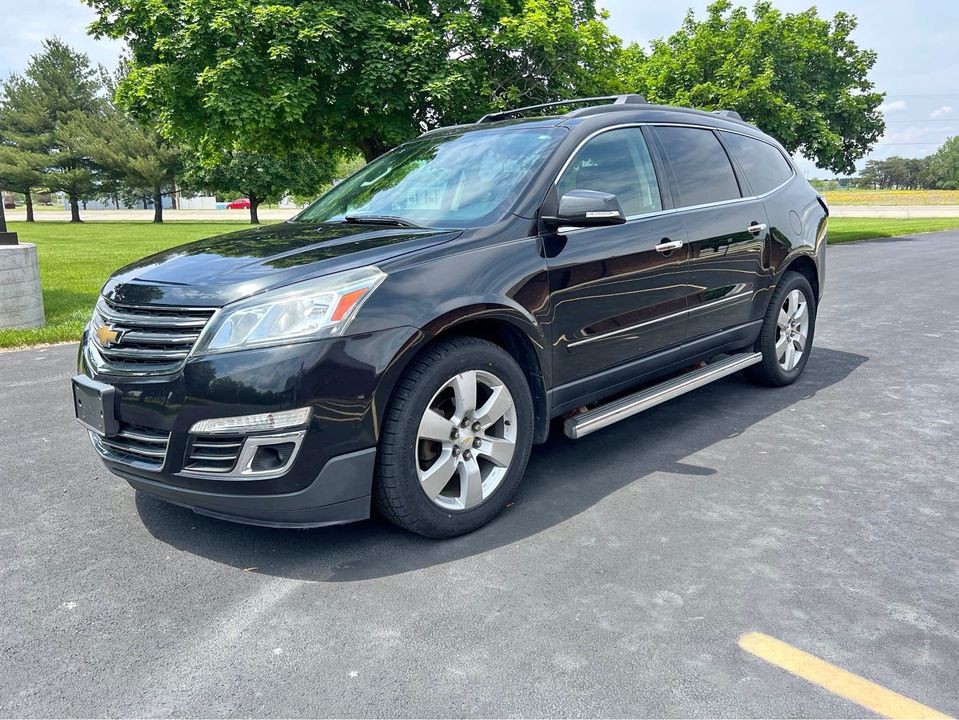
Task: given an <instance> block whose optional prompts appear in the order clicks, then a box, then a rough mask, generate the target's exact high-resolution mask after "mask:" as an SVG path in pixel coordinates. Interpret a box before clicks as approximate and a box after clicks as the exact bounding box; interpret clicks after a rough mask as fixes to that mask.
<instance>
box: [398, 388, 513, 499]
mask: <svg viewBox="0 0 959 720" xmlns="http://www.w3.org/2000/svg"><path fill="white" fill-rule="evenodd" d="M516 428H517V423H516V406H515V403H514V402H513V396H512V395H511V394H510V392H509V389H508V388H507V387H506V384H505V383H504V382H503V381H502V380H500V379H499V378H498V377H496V376H495V375H493V374H492V373H490V372H487V371H485V370H467V371H465V372H462V373H459V374H458V375H454V376H453V377H452V378H450V379H449V380H447V381H446V382H445V383H444V384H443V386H442V387H441V388H440V389H439V390H438V391H437V392H436V393H435V394H434V395H433V398H432V399H431V400H430V402H429V404H428V405H427V408H426V411H425V412H424V413H423V417H422V419H421V420H420V424H419V428H418V430H417V433H416V471H417V476H418V478H419V481H420V487H421V488H422V489H423V492H424V493H426V496H427V497H428V498H430V500H432V501H433V502H434V503H435V504H437V505H439V506H440V507H442V508H444V509H446V510H469V509H471V508H474V507H476V506H477V505H479V504H480V503H482V502H483V501H484V500H486V499H487V498H489V497H490V495H492V494H493V493H494V492H495V491H496V489H497V488H498V487H499V486H500V484H501V483H502V482H503V478H504V477H505V476H506V473H507V471H508V470H509V466H510V462H512V459H513V454H514V451H515V449H516Z"/></svg>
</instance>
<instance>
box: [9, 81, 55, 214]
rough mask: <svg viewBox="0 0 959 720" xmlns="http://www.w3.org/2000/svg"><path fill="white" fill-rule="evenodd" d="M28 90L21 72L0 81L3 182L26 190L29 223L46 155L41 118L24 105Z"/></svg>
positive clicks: (41, 182) (40, 182) (24, 193)
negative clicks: (40, 131)
mask: <svg viewBox="0 0 959 720" xmlns="http://www.w3.org/2000/svg"><path fill="white" fill-rule="evenodd" d="M28 91H29V89H28V86H27V85H26V83H25V82H24V79H23V78H22V77H19V76H17V75H11V76H10V77H9V78H8V79H7V80H5V81H4V82H3V83H2V84H0V185H3V186H4V187H7V188H8V189H10V190H15V191H16V192H19V193H23V196H24V200H25V205H26V210H27V222H33V221H34V216H33V191H34V190H35V189H37V188H39V187H41V186H42V184H43V170H44V167H45V166H46V155H45V154H44V152H43V150H44V148H43V141H44V136H43V135H42V134H37V133H36V132H35V126H36V120H37V118H36V117H26V116H25V115H24V109H23V108H21V107H20V106H21V105H22V99H23V97H24V95H25V94H26V93H27V92H28Z"/></svg>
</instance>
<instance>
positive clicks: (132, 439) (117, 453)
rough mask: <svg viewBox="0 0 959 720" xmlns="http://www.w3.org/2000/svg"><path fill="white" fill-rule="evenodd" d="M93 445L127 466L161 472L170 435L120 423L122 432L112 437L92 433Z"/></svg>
mask: <svg viewBox="0 0 959 720" xmlns="http://www.w3.org/2000/svg"><path fill="white" fill-rule="evenodd" d="M90 437H91V438H92V439H93V444H94V446H95V447H96V449H97V451H99V453H100V454H101V455H103V456H104V457H105V458H107V459H109V460H113V461H115V462H121V463H124V464H126V465H136V466H139V467H146V468H149V469H152V470H159V469H160V468H162V467H163V463H164V461H165V460H166V451H167V446H168V445H169V444H170V433H168V432H164V431H162V430H152V429H150V428H144V427H139V426H137V425H128V424H126V423H120V432H119V433H118V434H117V435H113V436H112V437H100V436H99V435H97V434H95V433H91V434H90Z"/></svg>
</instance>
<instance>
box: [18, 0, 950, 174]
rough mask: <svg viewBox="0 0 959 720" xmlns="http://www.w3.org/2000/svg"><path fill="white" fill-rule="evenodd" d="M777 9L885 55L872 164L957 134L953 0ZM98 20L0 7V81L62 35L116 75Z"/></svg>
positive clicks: (641, 17) (70, 6)
mask: <svg viewBox="0 0 959 720" xmlns="http://www.w3.org/2000/svg"><path fill="white" fill-rule="evenodd" d="M744 1H745V3H746V4H750V5H751V4H752V3H751V0H744ZM599 4H600V5H601V6H602V7H605V8H606V9H607V10H609V12H610V18H609V26H610V28H611V30H612V31H613V32H614V33H615V34H616V35H618V36H619V37H621V38H622V39H623V40H624V41H626V42H638V43H640V44H641V45H643V46H648V43H649V41H650V40H651V39H653V38H657V37H662V36H665V35H669V34H670V33H672V32H674V31H675V30H676V29H677V28H678V27H679V25H680V23H681V22H682V19H683V16H684V15H685V13H686V9H687V8H692V9H693V10H695V11H696V13H697V14H699V15H700V16H702V15H703V13H704V12H705V8H706V5H707V4H708V3H707V1H706V0H685V1H680V2H675V1H674V0H653V1H648V0H599ZM774 4H775V5H776V7H778V8H780V9H781V10H783V11H786V12H790V11H799V10H805V9H806V8H808V7H809V6H810V5H813V4H815V5H816V7H818V8H819V13H820V15H823V16H832V15H833V14H834V13H835V12H838V11H840V10H843V11H846V12H849V13H852V14H853V15H856V16H857V17H858V18H859V28H858V29H857V31H856V33H855V35H854V39H855V41H856V42H857V43H858V44H859V46H860V47H867V48H872V49H873V50H875V51H876V52H877V53H878V54H879V59H878V61H877V62H876V65H875V67H874V68H873V71H872V74H871V77H872V80H873V82H874V83H875V84H876V87H877V88H878V89H879V90H881V91H883V92H885V93H886V94H887V97H886V101H885V103H884V105H883V108H882V109H883V111H884V112H885V116H886V125H887V127H886V134H885V135H884V136H883V137H882V138H881V139H880V141H879V144H877V145H876V147H875V148H874V150H873V152H872V153H871V154H870V155H869V156H868V157H869V158H884V157H888V156H890V155H904V156H906V157H920V156H923V155H928V154H929V153H931V152H934V151H935V149H936V148H937V147H938V146H939V145H940V144H942V142H943V141H945V140H946V138H948V137H951V136H953V135H959V2H957V0H912V1H911V2H910V0H841V1H837V0H819V1H818V2H815V3H813V2H811V0H806V1H805V2H802V1H800V0H774ZM92 19H93V12H92V10H90V8H88V7H87V6H86V5H84V4H82V3H81V2H80V0H31V2H25V1H24V0H0V75H3V76H6V75H7V74H9V73H11V72H22V71H23V69H24V68H25V67H26V65H27V63H28V62H29V60H30V56H31V55H33V54H34V53H36V52H38V51H39V49H40V42H41V41H42V40H43V38H45V37H48V36H50V35H59V36H60V37H61V38H63V39H64V40H65V41H66V42H68V43H69V44H70V45H72V46H73V47H75V48H76V49H78V50H82V51H83V52H85V53H87V54H88V55H89V56H90V59H91V60H92V61H93V62H96V63H101V64H103V65H105V66H107V67H108V68H112V67H114V66H115V64H116V60H117V57H118V56H119V54H120V52H121V51H122V45H121V44H120V43H118V42H115V41H112V40H95V39H93V38H92V37H90V36H88V35H87V34H86V27H87V25H88V24H89V23H90V21H91V20H92ZM863 162H864V161H863ZM799 164H800V168H801V169H802V170H803V172H805V173H806V174H807V175H808V176H810V177H829V176H831V175H832V173H830V172H828V171H823V170H818V169H817V168H816V167H815V165H813V164H812V163H811V162H808V161H803V160H801V161H800V163H799ZM861 165H862V162H860V166H861Z"/></svg>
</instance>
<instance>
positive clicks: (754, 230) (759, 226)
mask: <svg viewBox="0 0 959 720" xmlns="http://www.w3.org/2000/svg"><path fill="white" fill-rule="evenodd" d="M765 229H766V223H758V222H754V223H753V224H752V225H750V226H749V227H748V228H746V232H748V233H750V234H752V235H758V234H759V233H761V232H763V231H764V230H765Z"/></svg>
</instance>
